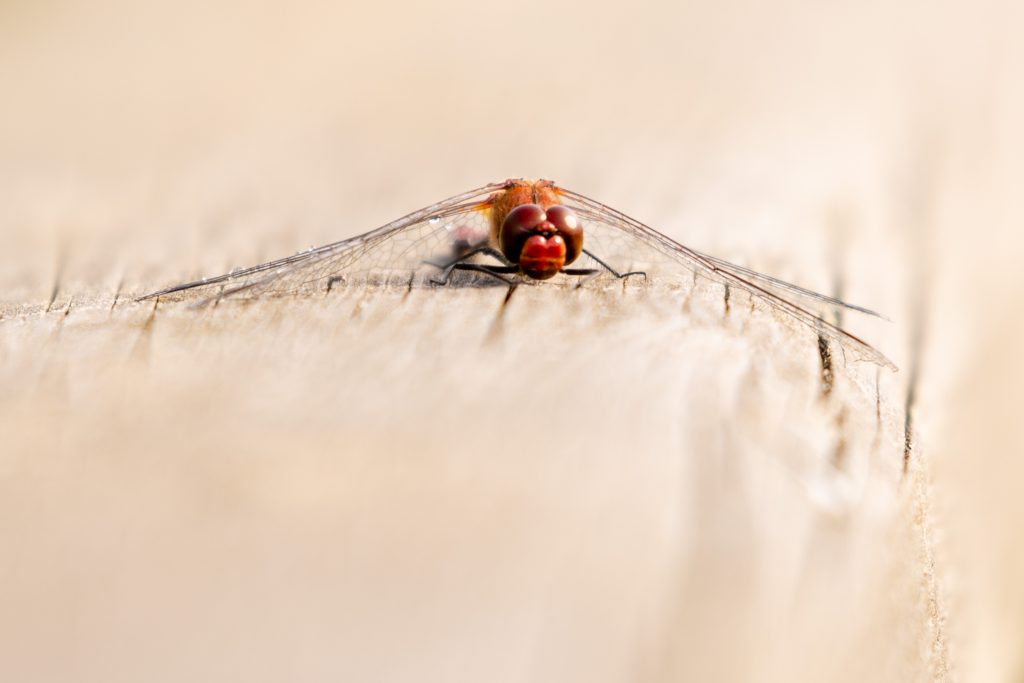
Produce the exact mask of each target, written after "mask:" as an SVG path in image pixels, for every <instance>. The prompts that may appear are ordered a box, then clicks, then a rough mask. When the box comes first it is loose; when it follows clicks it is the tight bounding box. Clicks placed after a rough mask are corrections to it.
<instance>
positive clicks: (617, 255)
mask: <svg viewBox="0 0 1024 683" xmlns="http://www.w3.org/2000/svg"><path fill="white" fill-rule="evenodd" d="M460 275H461V276H463V277H465V276H473V277H478V278H488V279H493V280H495V281H499V280H500V281H503V282H505V283H506V284H508V285H509V286H510V287H511V288H514V287H515V286H517V285H518V284H520V283H523V282H540V281H545V280H551V279H553V278H557V277H559V276H561V277H569V278H578V279H579V280H580V281H581V282H582V281H587V280H590V279H595V278H602V277H604V278H614V279H618V280H625V279H627V278H636V279H643V280H644V281H646V280H648V278H651V277H657V278H660V279H662V280H665V281H667V282H670V283H672V282H675V283H682V282H683V280H686V279H689V280H691V281H692V283H696V281H697V278H704V279H706V280H708V281H710V282H712V283H717V284H718V285H721V286H723V287H725V288H726V291H727V292H731V291H732V290H739V291H742V292H746V293H747V294H749V295H750V296H751V297H752V299H753V300H755V301H758V302H761V303H763V304H765V305H766V306H767V307H768V308H770V309H772V310H775V311H778V312H780V313H781V314H783V315H784V316H785V317H787V318H789V319H791V320H793V321H796V322H797V323H800V324H802V325H804V326H806V327H808V328H810V329H812V330H813V331H815V332H816V333H817V334H818V338H819V340H824V339H827V340H830V341H832V342H835V343H836V344H838V345H840V347H841V349H842V350H843V352H844V355H847V354H849V355H852V357H853V359H854V360H865V361H870V362H872V363H875V364H877V365H881V366H884V367H887V368H889V369H892V370H895V369H896V368H895V365H893V363H892V362H891V361H890V360H889V359H888V358H886V357H885V355H883V354H882V353H881V352H880V351H878V350H877V349H876V348H874V347H873V346H871V345H870V344H869V343H867V342H866V341H864V340H863V339H861V338H860V337H857V336H855V335H854V334H852V333H850V332H848V331H847V330H845V329H843V328H842V327H840V326H839V325H838V324H837V323H835V322H832V321H831V320H829V319H828V318H827V317H826V316H827V315H829V314H834V313H835V312H837V311H850V312H854V313H857V314H862V315H865V316H870V317H878V318H883V319H884V316H882V315H880V314H879V313H877V312H875V311H872V310H870V309H867V308H864V307H862V306H857V305H854V304H850V303H847V302H845V301H842V300H841V299H838V298H836V297H831V296H827V295H825V294H819V293H818V292H815V291H812V290H810V289H806V288H804V287H800V286H798V285H795V284H792V283H789V282H786V281H784V280H781V279H778V278H775V277H772V276H770V275H765V274H763V273H759V272H757V271H755V270H752V269H750V268H746V267H744V266H740V265H737V264H734V263H729V262H728V261H725V260H722V259H720V258H716V257H714V256H711V255H709V254H705V253H703V252H700V251H697V250H696V249H693V248H691V247H688V246H685V245H683V244H681V243H679V242H677V241H676V240H673V239H672V238H670V237H668V236H667V235H665V234H663V233H661V232H659V231H657V230H655V229H654V228H651V227H649V226H647V225H645V224H643V223H641V222H640V221H638V220H636V219H635V218H631V217H630V216H627V215H626V214H624V213H622V212H621V211H618V210H616V209H613V208H611V207H609V206H606V205H605V204H602V203H600V202H598V201H596V200H593V199H590V198H589V197H586V196H585V195H582V194H580V193H578V192H574V191H572V190H569V189H566V188H564V187H561V186H559V185H556V184H555V183H554V182H553V181H550V180H528V179H523V178H518V179H509V180H506V181H503V182H497V183H490V184H487V185H484V186H482V187H478V188H475V189H472V190H468V191H466V192H462V193H460V194H457V195H454V196H452V197H448V198H447V199H444V200H442V201H440V202H437V203H436V204H431V205H430V206H427V207H424V208H422V209H420V210H418V211H413V212H412V213H410V214H407V215H405V216H402V217H401V218H398V219H396V220H394V221H392V222H390V223H387V224H385V225H382V226H381V227H379V228H376V229H375V230H371V231H369V232H367V233H364V234H361V235H357V236H355V237H351V238H348V239H344V240H341V241H338V242H334V243H331V244H326V245H324V246H321V247H316V248H310V249H308V250H306V251H301V252H298V253H296V254H294V255H292V256H287V257H285V258H281V259H277V260H274V261H269V262H267V263H261V264H259V265H255V266H251V267H248V268H238V269H235V270H233V271H231V272H229V273H225V274H223V275H218V276H216V277H207V278H202V279H200V280H194V281H190V282H184V283H181V284H176V285H173V286H170V287H166V288H164V289H161V290H159V291H155V292H152V293H149V294H146V295H144V296H142V297H139V298H138V299H137V300H138V301H144V300H149V299H157V298H160V297H167V296H169V295H175V294H179V293H186V292H189V291H190V290H203V291H207V292H212V291H216V292H217V293H216V295H215V296H211V297H209V298H208V299H207V301H209V300H219V299H221V298H224V297H230V296H238V295H243V294H247V295H253V296H255V295H262V294H266V293H298V292H303V291H316V290H325V291H328V292H329V291H331V289H332V288H333V287H335V286H337V285H338V284H339V283H344V284H354V283H359V282H364V283H370V282H376V283H392V282H396V281H398V282H402V283H404V284H408V286H410V287H412V286H414V285H416V284H421V285H432V286H439V285H446V284H450V283H451V282H452V281H453V279H457V277H458V276H460Z"/></svg>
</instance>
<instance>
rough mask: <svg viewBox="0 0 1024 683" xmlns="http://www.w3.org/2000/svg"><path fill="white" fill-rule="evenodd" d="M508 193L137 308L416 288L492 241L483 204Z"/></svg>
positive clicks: (426, 211) (477, 194)
mask: <svg viewBox="0 0 1024 683" xmlns="http://www.w3.org/2000/svg"><path fill="white" fill-rule="evenodd" d="M503 187H505V183H492V184H490V185H484V186H483V187H478V188H476V189H474V190H469V191H468V192H463V193H462V194H458V195H455V196H453V197H449V198H448V199H445V200H443V201H441V202H438V203H436V204H432V205H431V206H428V207H425V208H423V209H420V210H419V211H414V212H413V213H410V214H408V215H406V216H403V217H402V218H399V219H398V220H395V221H392V222H391V223H388V224H387V225H383V226H381V227H379V228H377V229H376V230H372V231H370V232H367V233H364V234H362V235H358V236H356V237H352V238H349V239H347V240H342V241H340V242H334V243H333V244H327V245H324V246H322V247H318V248H313V249H309V250H307V251H303V252H299V253H298V254H295V255H293V256H288V257H285V258H282V259H278V260H276V261H269V262H267V263H261V264H259V265H256V266H251V267H249V268H241V269H238V270H234V271H232V272H230V273H225V274H224V275H218V276H216V277H210V278H204V279H202V280H195V281H193V282H185V283H183V284H179V285H174V286H172V287H167V288H165V289H161V290H159V291H156V292H152V293H150V294H146V295H145V296H142V297H140V298H139V300H140V301H142V300H145V299H152V298H155V297H159V296H166V295H168V294H174V293H177V292H185V291H187V290H199V289H201V290H203V291H206V292H209V293H210V294H213V295H215V296H217V297H223V296H231V295H236V294H241V293H245V294H251V295H255V294H264V293H294V292H301V291H309V290H315V289H320V288H330V286H331V285H333V284H334V283H335V282H339V281H345V282H353V281H367V282H368V281H376V282H389V281H391V280H392V279H395V278H398V279H402V280H403V281H404V282H407V283H412V282H414V281H418V280H423V279H425V278H427V277H430V276H433V275H437V274H438V273H439V269H438V267H437V265H432V264H439V265H440V264H445V263H448V262H450V261H452V260H454V259H455V258H457V257H458V256H459V255H461V253H464V252H465V251H466V250H468V249H472V248H473V247H476V246H480V245H481V244H485V243H486V242H487V240H488V239H489V235H490V207H489V204H488V203H487V202H486V198H487V197H488V196H489V195H490V194H491V193H492V192H495V191H497V190H500V189H502V188H503Z"/></svg>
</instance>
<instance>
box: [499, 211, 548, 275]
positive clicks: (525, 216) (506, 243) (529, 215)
mask: <svg viewBox="0 0 1024 683" xmlns="http://www.w3.org/2000/svg"><path fill="white" fill-rule="evenodd" d="M546 217H547V216H546V215H545V213H544V209H542V208H540V207H539V206H537V205H536V204H520V205H519V206H517V207H516V208H514V209H512V210H511V211H509V213H508V216H506V217H505V221H504V222H503V223H502V224H501V234H500V235H499V242H500V244H501V252H502V253H503V254H505V256H506V257H507V258H508V260H509V261H512V262H513V263H519V254H520V253H521V252H522V251H523V244H525V243H526V240H527V238H529V237H530V235H533V234H536V232H535V229H536V228H537V226H539V225H540V224H541V223H543V222H544V219H545V218H546Z"/></svg>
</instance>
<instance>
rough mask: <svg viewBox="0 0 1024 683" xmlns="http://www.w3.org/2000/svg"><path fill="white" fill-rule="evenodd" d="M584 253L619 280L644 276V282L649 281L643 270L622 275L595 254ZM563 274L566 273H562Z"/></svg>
mask: <svg viewBox="0 0 1024 683" xmlns="http://www.w3.org/2000/svg"><path fill="white" fill-rule="evenodd" d="M583 253H584V254H586V255H587V256H589V257H590V258H592V259H594V260H595V261H597V262H598V263H599V264H600V265H601V267H602V268H604V269H605V270H607V271H608V272H609V273H611V274H612V275H614V276H615V277H617V278H619V279H620V280H621V279H622V278H624V277H629V276H630V275H643V276H644V280H646V279H647V273H645V272H644V271H642V270H631V271H629V272H628V273H620V272H619V271H617V270H615V269H614V268H612V267H611V266H609V265H608V264H607V263H605V262H604V261H602V260H601V259H599V258H598V257H597V256H595V255H594V253H593V252H591V251H587V250H586V249H584V250H583ZM562 272H565V271H562Z"/></svg>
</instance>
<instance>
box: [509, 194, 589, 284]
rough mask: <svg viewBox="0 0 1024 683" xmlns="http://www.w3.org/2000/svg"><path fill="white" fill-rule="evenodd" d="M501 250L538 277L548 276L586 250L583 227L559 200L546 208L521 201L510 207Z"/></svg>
mask: <svg viewBox="0 0 1024 683" xmlns="http://www.w3.org/2000/svg"><path fill="white" fill-rule="evenodd" d="M499 243H500V245H501V251H502V253H503V254H505V256H506V257H507V258H508V259H509V260H510V261H512V262H513V263H517V264H519V267H520V268H522V269H523V272H524V273H525V274H526V275H527V276H528V277H531V278H533V279H535V280H546V279H548V278H550V277H554V276H555V275H556V274H558V271H560V270H561V269H562V268H564V267H565V266H566V264H569V263H572V262H573V261H575V260H576V258H577V257H578V256H579V255H580V252H581V251H582V250H583V228H582V227H581V226H580V221H579V218H578V217H577V216H576V214H575V213H574V212H573V211H572V209H570V208H568V207H566V206H562V205H560V204H556V205H554V206H549V207H548V208H547V209H546V210H545V209H543V208H541V207H540V206H539V205H537V204H520V205H519V206H517V207H516V208H514V209H512V210H511V211H509V213H508V215H507V216H506V217H505V220H504V221H503V222H502V224H501V231H500V233H499Z"/></svg>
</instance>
